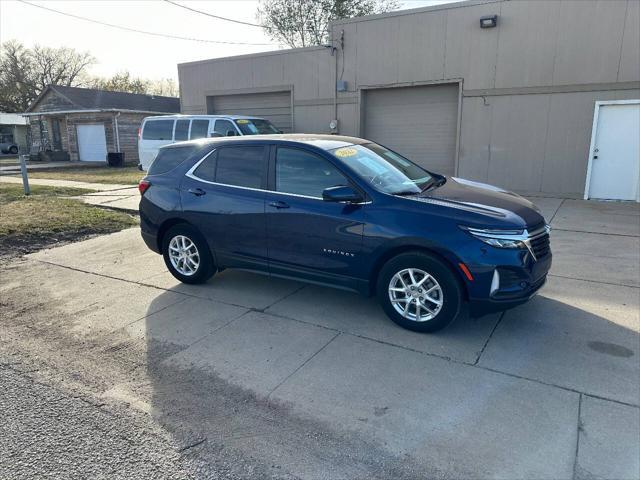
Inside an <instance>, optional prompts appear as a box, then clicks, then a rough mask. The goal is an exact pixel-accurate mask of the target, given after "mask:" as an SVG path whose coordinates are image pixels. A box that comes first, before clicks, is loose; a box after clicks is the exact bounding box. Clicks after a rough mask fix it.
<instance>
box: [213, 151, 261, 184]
mask: <svg viewBox="0 0 640 480" xmlns="http://www.w3.org/2000/svg"><path fill="white" fill-rule="evenodd" d="M264 166H265V161H264V148H263V147H227V148H223V149H221V150H220V151H219V152H218V166H217V170H216V182H218V183H224V184H227V185H237V186H239V187H250V188H261V187H262V183H263V182H262V179H263V177H264Z"/></svg>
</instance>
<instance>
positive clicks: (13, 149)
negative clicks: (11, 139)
mask: <svg viewBox="0 0 640 480" xmlns="http://www.w3.org/2000/svg"><path fill="white" fill-rule="evenodd" d="M9 153H11V154H13V155H15V154H16V153H18V147H16V146H15V145H14V146H13V147H11V148H9Z"/></svg>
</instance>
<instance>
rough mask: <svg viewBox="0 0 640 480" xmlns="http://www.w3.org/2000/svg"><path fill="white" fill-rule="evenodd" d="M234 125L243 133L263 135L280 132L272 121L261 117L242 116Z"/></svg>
mask: <svg viewBox="0 0 640 480" xmlns="http://www.w3.org/2000/svg"><path fill="white" fill-rule="evenodd" d="M236 125H237V126H238V128H239V129H240V131H241V132H242V134H243V135H264V134H267V135H268V134H271V133H280V130H278V129H277V128H276V127H275V126H274V125H273V123H271V122H270V121H269V120H263V119H261V118H243V119H240V120H236Z"/></svg>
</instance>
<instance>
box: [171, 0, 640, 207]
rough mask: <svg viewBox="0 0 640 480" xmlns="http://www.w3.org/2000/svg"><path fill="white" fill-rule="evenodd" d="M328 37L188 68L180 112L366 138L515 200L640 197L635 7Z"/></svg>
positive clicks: (506, 8)
mask: <svg viewBox="0 0 640 480" xmlns="http://www.w3.org/2000/svg"><path fill="white" fill-rule="evenodd" d="M494 16H495V17H494ZM485 17H489V18H488V19H487V18H485ZM491 17H494V18H493V19H492V18H491ZM481 19H485V20H484V25H483V26H484V27H488V28H482V27H481V23H482V22H481ZM494 21H495V26H492V23H494ZM332 39H333V41H332V46H328V47H313V48H305V49H294V50H280V51H275V52H268V53H263V54H256V55H245V56H239V57H230V58H220V59H212V60H205V61H198V62H190V63H183V64H180V65H179V66H178V71H179V79H180V100H181V111H182V113H193V114H195V113H210V114H219V113H235V114H251V115H260V116H263V117H266V118H269V119H271V120H272V121H273V122H274V123H275V124H276V125H277V126H279V127H280V128H281V129H283V130H284V131H294V132H314V133H320V132H324V133H329V132H335V133H340V134H344V135H355V136H361V137H365V138H370V139H372V140H375V141H377V142H380V143H382V144H384V145H386V146H388V147H391V148H394V149H396V150H398V151H399V152H400V153H403V154H405V155H406V156H408V157H409V158H411V159H413V160H415V161H417V162H418V163H420V164H422V165H424V166H425V167H427V168H429V169H431V170H434V171H438V172H441V173H446V174H453V175H459V176H462V177H466V178H470V179H475V180H479V181H483V182H488V183H492V184H496V185H499V186H503V187H507V188H510V189H513V190H516V191H519V192H526V193H536V192H540V193H545V194H558V195H563V196H577V197H582V196H586V197H590V198H619V199H628V200H638V198H639V197H638V195H639V191H640V189H639V187H638V184H639V183H640V166H639V165H640V140H639V138H638V137H639V136H640V134H639V133H638V132H639V131H640V123H639V119H640V2H639V1H638V0H584V1H583V0H557V1H537V0H481V1H465V2H459V3H452V4H445V5H441V6H436V7H428V8H421V9H413V10H404V11H397V12H393V13H388V14H382V15H372V16H367V17H361V18H356V19H349V20H343V21H338V22H335V23H334V24H333V26H332ZM333 120H337V122H336V123H337V126H336V127H335V128H332V126H334V125H332V121H333Z"/></svg>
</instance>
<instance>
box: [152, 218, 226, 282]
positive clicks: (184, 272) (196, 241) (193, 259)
mask: <svg viewBox="0 0 640 480" xmlns="http://www.w3.org/2000/svg"><path fill="white" fill-rule="evenodd" d="M162 256H163V257H164V263H165V264H166V265H167V268H168V269H169V271H170V272H171V274H172V275H173V276H174V277H176V278H177V279H178V280H180V281H181V282H183V283H192V284H195V283H204V282H206V281H207V280H209V279H210V278H211V277H212V276H213V274H214V273H215V271H216V269H215V266H214V264H213V258H212V257H211V252H210V251H209V247H208V245H207V243H206V241H205V240H204V238H203V237H202V235H200V233H199V232H198V231H197V230H196V229H195V228H193V227H192V226H190V225H175V226H174V227H171V228H170V229H169V231H167V233H166V234H165V236H164V238H163V242H162Z"/></svg>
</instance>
